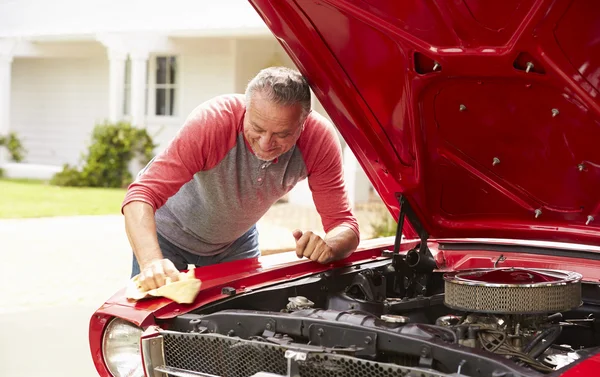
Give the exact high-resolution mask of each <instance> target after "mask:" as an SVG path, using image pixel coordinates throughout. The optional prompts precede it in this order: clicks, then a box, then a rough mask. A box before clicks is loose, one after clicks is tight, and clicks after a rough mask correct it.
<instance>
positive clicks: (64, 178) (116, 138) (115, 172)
mask: <svg viewBox="0 0 600 377" xmlns="http://www.w3.org/2000/svg"><path fill="white" fill-rule="evenodd" d="M155 147H156V144H154V142H153V140H152V137H150V135H149V134H148V132H147V131H146V130H145V129H142V128H135V127H133V126H132V125H131V124H129V123H126V122H118V123H114V124H113V123H108V122H105V123H103V124H99V125H96V127H95V128H94V132H93V134H92V142H91V145H90V147H89V150H88V154H87V156H82V160H83V161H85V165H84V166H83V168H82V169H81V170H78V169H77V168H76V167H73V166H69V165H68V164H65V165H64V166H63V170H62V171H61V172H59V173H57V174H55V175H54V177H52V180H51V181H50V183H51V184H54V185H58V186H76V187H83V186H85V187H126V186H127V185H129V184H130V183H131V182H132V180H133V177H132V176H131V173H130V172H129V163H130V162H131V161H132V160H133V159H138V161H139V162H140V163H141V164H142V165H146V164H147V163H148V162H149V161H150V160H151V159H152V157H153V151H154V148H155Z"/></svg>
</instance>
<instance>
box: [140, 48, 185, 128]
mask: <svg viewBox="0 0 600 377" xmlns="http://www.w3.org/2000/svg"><path fill="white" fill-rule="evenodd" d="M160 58H166V59H167V62H168V61H169V59H170V58H173V59H174V62H175V80H174V83H169V81H170V80H169V78H170V76H169V75H170V71H171V70H170V69H169V66H168V65H167V77H166V81H167V82H166V83H165V84H157V83H156V74H157V70H158V59H160ZM180 83H181V57H180V56H179V55H178V54H154V55H151V56H150V57H149V58H148V79H147V85H146V87H147V88H148V89H147V94H146V98H147V105H146V116H147V117H148V118H150V119H153V118H154V119H165V118H169V119H171V118H178V117H179V116H180V113H181V109H180V106H181V85H180ZM159 89H165V91H166V95H165V104H166V105H167V109H168V105H169V98H170V97H169V96H170V91H169V89H173V91H174V93H175V100H174V102H173V112H172V114H157V106H156V94H157V91H158V90H159Z"/></svg>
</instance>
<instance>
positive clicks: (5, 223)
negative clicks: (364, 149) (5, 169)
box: [0, 204, 372, 377]
mask: <svg viewBox="0 0 600 377" xmlns="http://www.w3.org/2000/svg"><path fill="white" fill-rule="evenodd" d="M369 216H372V214H371V215H370V214H369V213H362V212H359V213H357V217H358V218H359V222H360V223H361V228H362V229H363V232H367V231H368V222H369V219H370V217H369ZM294 227H300V228H301V229H304V230H306V229H313V230H315V229H316V230H319V229H320V228H321V225H320V219H319V217H318V215H317V214H316V212H315V210H314V209H313V208H310V207H301V206H292V205H289V204H281V205H277V206H274V207H273V208H272V209H271V211H269V213H268V214H267V215H266V216H265V217H264V218H263V219H262V220H261V222H259V224H258V229H259V234H260V240H259V242H260V244H261V248H262V249H263V250H267V249H269V250H271V249H282V248H283V249H286V248H287V249H291V248H293V246H294V240H293V237H292V235H291V231H292V229H293V228H294ZM0 253H1V254H0V255H1V256H2V263H0V272H1V274H0V283H1V284H2V289H1V290H0V328H1V333H2V335H1V337H0V376H2V377H54V376H56V377H58V376H60V377H97V373H96V370H95V368H94V366H93V365H92V361H91V357H90V352H89V348H88V341H87V334H88V321H89V318H90V316H91V315H92V313H93V312H94V310H96V308H98V307H99V306H100V305H102V303H103V302H104V301H105V300H106V299H107V298H109V297H110V296H111V295H112V294H113V293H114V292H115V291H116V290H118V289H119V288H121V287H122V286H123V285H124V284H125V283H126V282H127V280H128V277H129V273H130V264H131V252H130V248H129V243H128V241H127V237H126V235H125V232H124V225H123V217H122V216H120V215H116V216H78V217H54V218H40V219H22V220H17V219H15V220H0Z"/></svg>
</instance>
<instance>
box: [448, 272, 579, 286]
mask: <svg viewBox="0 0 600 377" xmlns="http://www.w3.org/2000/svg"><path fill="white" fill-rule="evenodd" d="M502 270H504V271H524V272H528V271H533V272H537V273H539V274H544V275H547V276H552V277H554V278H556V279H558V281H553V282H542V283H524V284H506V283H487V282H484V281H475V280H468V279H464V278H462V276H463V275H467V274H472V273H476V272H482V273H484V272H492V271H502ZM443 278H444V280H445V281H447V282H449V283H453V284H460V285H471V286H479V287H497V288H528V287H553V286H561V285H568V284H578V283H580V282H581V279H582V278H583V275H581V274H579V273H577V272H572V271H562V270H546V269H538V268H522V267H501V268H495V269H489V268H474V269H470V270H464V271H456V272H450V273H445V274H444V275H443Z"/></svg>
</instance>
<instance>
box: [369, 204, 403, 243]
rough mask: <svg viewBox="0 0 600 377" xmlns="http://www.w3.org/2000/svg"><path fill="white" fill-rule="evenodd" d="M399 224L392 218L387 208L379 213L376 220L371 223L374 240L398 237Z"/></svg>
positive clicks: (383, 208)
mask: <svg viewBox="0 0 600 377" xmlns="http://www.w3.org/2000/svg"><path fill="white" fill-rule="evenodd" d="M397 227H398V224H397V223H396V220H395V219H394V218H393V217H392V215H391V214H390V212H389V211H388V210H387V208H386V207H385V206H383V207H382V208H380V209H379V210H378V211H377V216H376V217H375V220H374V221H372V222H371V228H372V229H373V234H372V237H373V238H379V237H389V236H395V235H396V228H397Z"/></svg>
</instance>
